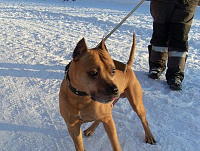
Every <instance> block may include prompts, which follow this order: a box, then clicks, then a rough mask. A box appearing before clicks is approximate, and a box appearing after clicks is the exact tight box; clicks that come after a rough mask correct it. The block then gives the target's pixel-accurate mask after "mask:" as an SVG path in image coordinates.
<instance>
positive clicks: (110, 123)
mask: <svg viewBox="0 0 200 151" xmlns="http://www.w3.org/2000/svg"><path fill="white" fill-rule="evenodd" d="M103 125H104V128H105V130H106V133H107V135H108V137H109V139H110V142H111V144H112V147H113V151H121V147H120V144H119V141H118V137H117V130H116V127H115V123H114V120H113V118H112V115H111V116H109V117H108V118H107V119H106V121H103Z"/></svg>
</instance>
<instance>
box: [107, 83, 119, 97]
mask: <svg viewBox="0 0 200 151" xmlns="http://www.w3.org/2000/svg"><path fill="white" fill-rule="evenodd" d="M109 91H110V93H111V94H114V95H117V94H118V92H119V90H118V88H117V87H116V85H112V86H111V87H110V89H109Z"/></svg>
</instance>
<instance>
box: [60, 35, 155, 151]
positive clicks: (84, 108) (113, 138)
mask: <svg viewBox="0 0 200 151" xmlns="http://www.w3.org/2000/svg"><path fill="white" fill-rule="evenodd" d="M134 51H135V34H134V36H133V45H132V49H131V54H130V57H129V61H128V63H127V69H126V70H125V71H124V72H123V71H121V70H118V68H120V66H119V62H117V63H116V61H113V60H112V58H111V57H110V55H109V54H108V51H107V48H106V46H105V44H104V41H103V40H102V42H101V43H100V45H99V46H98V47H97V48H94V49H88V48H87V46H86V43H85V40H84V38H83V39H82V40H80V41H79V42H78V44H77V46H76V48H75V50H74V52H73V60H72V62H71V63H70V65H68V66H67V69H66V76H65V77H66V78H65V79H64V80H63V82H62V84H61V88H60V93H59V102H60V112H61V115H62V117H63V118H64V120H65V122H66V124H67V127H68V131H69V133H70V135H71V137H72V139H73V142H74V145H75V148H76V150H77V151H84V145H83V139H82V132H81V128H80V127H81V124H83V123H85V122H91V121H94V123H93V124H92V125H91V126H90V127H89V128H88V129H87V130H85V131H84V134H85V136H90V135H91V134H92V133H94V131H95V129H96V128H97V126H98V125H99V123H100V122H103V125H104V128H105V130H106V132H107V135H108V137H109V139H110V142H111V144H112V147H113V150H115V151H119V150H121V148H120V144H119V141H118V137H117V132H116V127H115V124H114V121H113V118H112V108H113V104H114V102H115V100H116V99H118V98H119V97H120V96H126V97H127V98H128V100H129V102H130V105H131V106H132V108H133V110H134V111H135V112H136V113H137V115H138V116H139V118H140V120H141V122H142V125H143V127H144V131H145V141H146V143H150V144H155V139H154V137H153V135H152V133H151V131H150V129H149V126H148V122H147V120H146V112H145V107H144V104H143V100H142V88H141V86H140V83H139V81H138V80H137V78H136V76H135V74H134V72H133V71H132V69H131V66H132V63H133V58H134ZM114 62H115V63H114Z"/></svg>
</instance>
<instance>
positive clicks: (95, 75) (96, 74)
mask: <svg viewBox="0 0 200 151" xmlns="http://www.w3.org/2000/svg"><path fill="white" fill-rule="evenodd" d="M98 74H99V73H98V72H97V71H89V72H88V75H89V76H90V77H92V78H96V77H97V76H98Z"/></svg>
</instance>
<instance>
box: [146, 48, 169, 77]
mask: <svg viewBox="0 0 200 151" xmlns="http://www.w3.org/2000/svg"><path fill="white" fill-rule="evenodd" d="M148 50H149V74H148V77H149V78H151V79H154V80H156V79H159V77H160V76H161V74H162V73H163V71H164V70H165V69H166V60H167V51H168V48H167V47H159V46H152V45H149V46H148Z"/></svg>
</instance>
